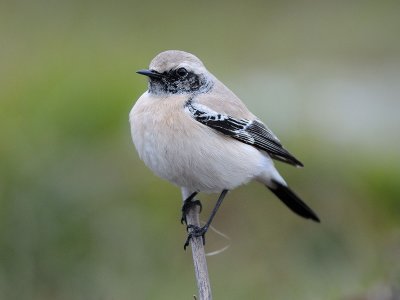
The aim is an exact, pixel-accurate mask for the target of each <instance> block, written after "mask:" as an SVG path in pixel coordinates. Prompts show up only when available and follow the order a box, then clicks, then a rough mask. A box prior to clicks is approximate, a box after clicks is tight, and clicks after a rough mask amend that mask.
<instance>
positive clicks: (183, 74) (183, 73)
mask: <svg viewBox="0 0 400 300" xmlns="http://www.w3.org/2000/svg"><path fill="white" fill-rule="evenodd" d="M175 72H176V74H177V75H178V76H179V77H186V75H187V74H188V71H187V70H186V69H185V68H179V69H177V70H176V71H175Z"/></svg>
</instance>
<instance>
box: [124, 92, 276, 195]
mask: <svg viewBox="0 0 400 300" xmlns="http://www.w3.org/2000/svg"><path fill="white" fill-rule="evenodd" d="M142 97H143V96H142ZM142 102H144V101H141V102H140V100H138V102H137V103H136V105H135V107H134V108H133V109H132V111H131V114H130V122H131V132H132V138H133V142H134V144H135V146H136V149H137V151H138V153H139V156H140V158H141V159H142V160H143V161H144V163H145V164H146V165H147V166H148V167H149V168H150V169H151V170H152V171H153V172H154V173H156V174H157V175H158V176H160V177H162V178H164V179H167V180H169V181H170V182H172V183H174V184H176V185H177V186H180V187H186V188H188V189H189V190H192V191H201V192H220V191H221V190H223V189H233V188H235V187H237V186H239V185H241V184H244V183H247V182H248V181H250V180H252V179H254V178H255V177H257V176H258V175H259V174H260V173H261V172H262V170H263V169H264V168H265V164H267V163H268V161H269V158H268V157H266V156H265V155H264V154H263V153H261V152H260V151H258V150H257V149H255V148H254V147H252V146H249V145H246V144H243V143H241V142H239V141H236V140H234V139H232V138H230V137H227V136H224V135H222V134H220V133H218V132H215V131H213V130H211V129H210V128H208V127H207V126H205V125H203V124H201V123H199V122H197V121H196V120H194V119H192V118H191V117H190V116H189V115H188V114H186V113H185V112H184V110H183V105H181V103H178V104H176V105H175V107H174V103H168V102H162V101H161V102H160V101H159V100H158V103H157V104H158V106H154V105H150V104H151V103H142ZM136 106H138V107H136ZM163 106H164V107H163Z"/></svg>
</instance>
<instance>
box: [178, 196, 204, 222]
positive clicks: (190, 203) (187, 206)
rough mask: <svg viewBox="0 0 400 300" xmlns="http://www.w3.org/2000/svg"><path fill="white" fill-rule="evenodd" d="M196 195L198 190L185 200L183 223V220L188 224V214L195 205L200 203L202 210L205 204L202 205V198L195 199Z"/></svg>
mask: <svg viewBox="0 0 400 300" xmlns="http://www.w3.org/2000/svg"><path fill="white" fill-rule="evenodd" d="M196 195H197V192H194V193H192V194H191V195H190V196H189V197H188V198H187V199H186V200H185V201H183V205H182V217H181V224H183V222H185V224H187V220H186V216H187V214H188V213H189V211H190V210H191V209H192V207H193V206H196V205H198V206H199V207H200V212H201V211H202V209H203V206H202V205H201V202H200V200H194V197H196Z"/></svg>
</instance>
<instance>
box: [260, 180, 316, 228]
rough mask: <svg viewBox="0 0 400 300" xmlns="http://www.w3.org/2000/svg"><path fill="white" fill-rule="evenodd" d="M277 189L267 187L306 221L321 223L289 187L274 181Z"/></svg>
mask: <svg viewBox="0 0 400 300" xmlns="http://www.w3.org/2000/svg"><path fill="white" fill-rule="evenodd" d="M273 184H274V185H275V187H273V188H272V187H269V186H267V187H268V188H269V189H270V190H271V192H273V193H274V194H275V195H276V196H277V197H278V198H279V199H281V200H282V202H283V203H285V205H286V206H287V207H289V208H290V209H291V210H292V211H293V212H294V213H296V214H298V215H299V216H302V217H303V218H306V219H312V220H314V221H315V222H318V223H319V222H320V220H319V218H318V216H317V215H316V214H315V212H313V211H312V209H311V208H310V207H308V205H307V204H305V203H304V202H303V201H302V200H301V199H300V198H299V197H298V196H297V195H296V194H295V193H294V192H293V191H292V190H291V189H290V188H289V187H287V186H285V185H283V184H281V183H279V182H277V181H275V180H273Z"/></svg>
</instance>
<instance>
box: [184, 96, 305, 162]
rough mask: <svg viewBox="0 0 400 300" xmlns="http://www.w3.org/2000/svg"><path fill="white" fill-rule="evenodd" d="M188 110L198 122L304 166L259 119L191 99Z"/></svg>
mask: <svg viewBox="0 0 400 300" xmlns="http://www.w3.org/2000/svg"><path fill="white" fill-rule="evenodd" d="M185 109H186V110H187V112H188V113H189V114H190V115H191V116H192V117H193V118H194V119H195V120H196V121H198V122H200V123H202V124H204V125H206V126H208V127H210V128H212V129H214V130H217V131H219V132H221V133H223V134H225V135H228V136H230V137H232V138H234V139H236V140H239V141H241V142H243V143H246V144H248V145H252V146H254V147H256V148H258V149H260V150H263V151H265V152H267V153H268V154H269V155H270V156H271V157H272V158H273V159H276V160H279V161H282V162H285V163H288V164H291V165H294V166H297V167H302V166H303V164H302V163H301V162H300V161H299V160H297V159H296V158H295V157H294V156H293V155H292V154H290V153H289V152H288V151H287V150H286V149H285V148H283V146H282V144H281V142H280V141H279V139H278V138H277V137H276V135H275V134H274V133H273V132H272V131H271V130H270V129H269V128H268V127H266V126H265V125H264V124H263V123H262V122H261V121H259V120H247V119H238V118H233V117H231V116H229V115H226V114H222V113H218V112H216V111H214V110H212V109H210V108H209V107H207V106H205V105H202V104H199V103H195V102H193V101H192V99H189V100H188V101H187V102H186V104H185Z"/></svg>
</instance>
